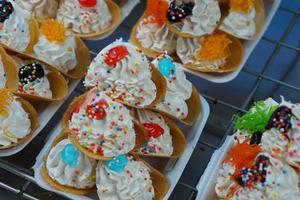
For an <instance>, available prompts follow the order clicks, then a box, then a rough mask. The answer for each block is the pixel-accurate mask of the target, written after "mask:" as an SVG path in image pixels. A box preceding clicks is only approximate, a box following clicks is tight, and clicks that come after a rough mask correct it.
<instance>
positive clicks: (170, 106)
mask: <svg viewBox="0 0 300 200" xmlns="http://www.w3.org/2000/svg"><path fill="white" fill-rule="evenodd" d="M163 61H170V62H163ZM171 63H172V64H171ZM152 64H153V65H154V66H155V67H156V68H158V70H160V71H161V72H162V74H163V75H164V77H165V79H166V81H167V92H166V96H165V98H164V100H162V101H161V102H160V103H158V104H156V105H155V106H154V107H155V108H157V109H159V110H162V111H165V112H167V113H170V114H171V115H173V116H175V117H177V118H179V119H184V118H186V117H187V115H188V112H189V110H188V106H187V103H186V100H188V99H189V98H190V97H191V94H192V89H193V85H192V83H191V82H190V81H188V80H187V78H186V75H185V73H184V71H183V69H182V65H181V64H180V63H176V62H173V60H172V58H171V57H170V56H168V55H166V54H164V55H163V56H161V57H158V58H157V59H155V60H153V61H152ZM168 67H169V68H170V69H171V68H172V69H171V70H172V73H171V74H164V73H166V72H165V71H164V69H165V68H168Z"/></svg>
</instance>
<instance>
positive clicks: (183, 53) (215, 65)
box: [176, 37, 226, 69]
mask: <svg viewBox="0 0 300 200" xmlns="http://www.w3.org/2000/svg"><path fill="white" fill-rule="evenodd" d="M203 39H204V38H203V37H194V38H183V37H178V39H177V47H176V52H177V55H178V57H179V58H180V60H181V61H182V63H183V64H192V65H195V66H197V68H199V69H201V68H211V69H219V68H220V67H221V66H223V65H224V64H225V63H226V59H217V60H214V61H206V60H198V59H196V58H195V54H196V52H198V51H200V50H201V48H202V46H201V43H203Z"/></svg>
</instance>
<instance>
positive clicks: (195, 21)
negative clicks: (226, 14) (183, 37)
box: [181, 0, 221, 36]
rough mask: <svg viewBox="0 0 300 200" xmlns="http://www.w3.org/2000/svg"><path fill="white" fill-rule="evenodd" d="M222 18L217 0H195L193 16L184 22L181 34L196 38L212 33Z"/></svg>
mask: <svg viewBox="0 0 300 200" xmlns="http://www.w3.org/2000/svg"><path fill="white" fill-rule="evenodd" d="M220 18H221V10H220V7H219V2H218V1H217V0H195V6H194V8H193V11H192V15H191V16H188V17H187V18H185V19H184V21H183V27H182V28H181V32H183V33H188V34H191V35H194V36H202V35H205V34H210V33H212V32H213V31H214V30H215V29H216V27H217V25H218V21H219V20H220Z"/></svg>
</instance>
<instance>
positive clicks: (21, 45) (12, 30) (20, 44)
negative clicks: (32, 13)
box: [0, 0, 30, 52]
mask: <svg viewBox="0 0 300 200" xmlns="http://www.w3.org/2000/svg"><path fill="white" fill-rule="evenodd" d="M8 2H10V3H11V4H12V5H13V9H14V10H13V12H12V13H11V14H10V15H9V17H8V19H6V20H5V21H4V23H2V28H1V30H0V42H2V43H4V44H5V45H7V46H9V47H10V48H12V49H15V50H17V51H21V52H24V51H25V50H26V49H27V47H28V45H29V42H30V32H29V21H28V20H29V13H27V12H26V11H24V10H23V9H22V8H20V6H19V5H18V4H16V3H15V1H12V0H8Z"/></svg>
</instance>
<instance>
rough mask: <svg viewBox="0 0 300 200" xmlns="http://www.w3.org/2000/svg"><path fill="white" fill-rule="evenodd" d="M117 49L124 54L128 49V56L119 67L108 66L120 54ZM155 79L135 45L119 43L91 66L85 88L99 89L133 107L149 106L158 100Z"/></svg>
mask: <svg viewBox="0 0 300 200" xmlns="http://www.w3.org/2000/svg"><path fill="white" fill-rule="evenodd" d="M116 48H120V49H122V51H125V49H126V51H127V52H126V56H124V57H123V58H122V59H120V60H118V61H117V62H116V63H115V65H114V64H110V65H109V64H107V62H109V61H114V59H115V58H113V57H114V53H113V52H116V51H117V50H116ZM114 49H115V50H114ZM112 50H114V51H112ZM109 53H110V56H108V54H109ZM122 53H124V52H122ZM116 54H118V53H116ZM109 58H112V59H109ZM151 77H152V73H151V71H150V66H149V62H148V59H147V58H146V56H145V55H144V54H143V53H141V52H139V51H138V50H137V48H136V47H135V46H133V45H132V44H130V43H127V42H122V40H117V41H115V42H113V43H112V44H110V45H108V46H107V47H105V48H104V49H103V50H102V51H101V52H100V53H99V54H98V55H97V57H96V58H95V59H94V60H93V61H92V62H91V65H90V66H89V69H88V72H87V75H86V77H85V81H84V84H85V86H86V87H94V86H97V87H98V88H99V89H101V90H104V91H106V93H107V94H108V95H109V96H111V97H112V98H114V99H121V100H122V101H124V102H126V103H129V104H131V105H137V106H147V105H150V104H151V103H152V102H153V101H154V99H155V98H156V86H155V84H154V82H153V81H152V80H151Z"/></svg>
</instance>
